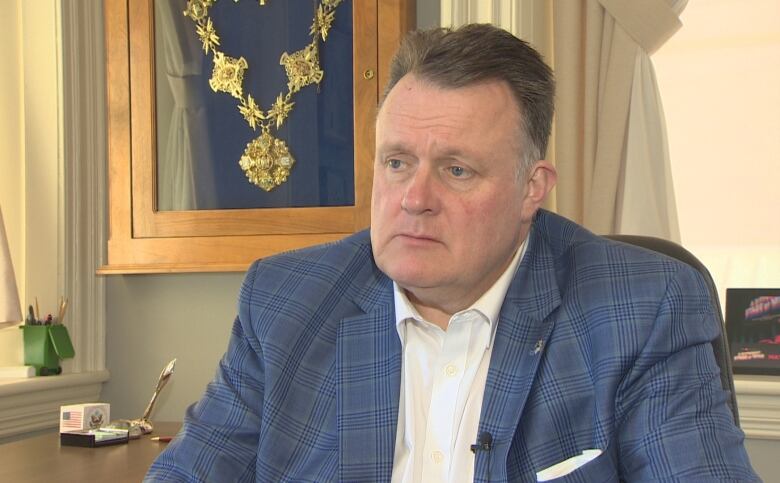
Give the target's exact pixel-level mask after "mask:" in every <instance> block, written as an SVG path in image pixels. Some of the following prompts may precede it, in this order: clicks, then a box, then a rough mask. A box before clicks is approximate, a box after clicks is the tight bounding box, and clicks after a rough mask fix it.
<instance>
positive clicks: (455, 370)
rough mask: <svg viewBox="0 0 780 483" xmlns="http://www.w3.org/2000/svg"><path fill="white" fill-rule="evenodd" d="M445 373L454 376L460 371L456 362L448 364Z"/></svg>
mask: <svg viewBox="0 0 780 483" xmlns="http://www.w3.org/2000/svg"><path fill="white" fill-rule="evenodd" d="M444 373H445V374H447V375H448V376H449V377H452V376H454V375H455V374H457V373H458V368H457V367H456V366H455V365H454V364H447V367H445V368H444Z"/></svg>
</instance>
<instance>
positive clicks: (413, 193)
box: [401, 166, 439, 215]
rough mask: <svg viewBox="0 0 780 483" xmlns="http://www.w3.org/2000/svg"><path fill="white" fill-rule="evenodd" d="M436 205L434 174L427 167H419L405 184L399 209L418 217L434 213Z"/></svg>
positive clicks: (436, 209)
mask: <svg viewBox="0 0 780 483" xmlns="http://www.w3.org/2000/svg"><path fill="white" fill-rule="evenodd" d="M438 204H439V203H438V195H437V186H436V176H435V173H433V172H432V170H431V169H430V168H428V167H423V166H420V167H419V168H418V169H417V170H416V171H415V173H414V175H413V176H412V177H411V178H409V180H408V182H407V184H406V187H405V190H404V196H403V198H402V199H401V208H403V209H404V211H406V212H408V213H410V214H415V215H420V214H424V213H435V212H436V211H438Z"/></svg>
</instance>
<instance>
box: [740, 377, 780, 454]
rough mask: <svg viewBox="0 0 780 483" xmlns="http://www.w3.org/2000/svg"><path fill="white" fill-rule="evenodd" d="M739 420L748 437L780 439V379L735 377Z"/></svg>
mask: <svg viewBox="0 0 780 483" xmlns="http://www.w3.org/2000/svg"><path fill="white" fill-rule="evenodd" d="M734 387H735V389H736V393H737V405H738V406H739V420H740V424H741V426H742V430H743V431H744V432H745V435H746V436H747V437H748V438H755V439H773V440H780V379H778V378H776V377H769V376H765V377H759V376H754V377H748V376H737V377H735V378H734Z"/></svg>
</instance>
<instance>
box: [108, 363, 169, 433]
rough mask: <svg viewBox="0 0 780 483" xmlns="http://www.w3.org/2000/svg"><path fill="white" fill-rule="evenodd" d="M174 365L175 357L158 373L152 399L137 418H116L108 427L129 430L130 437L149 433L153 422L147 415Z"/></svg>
mask: <svg viewBox="0 0 780 483" xmlns="http://www.w3.org/2000/svg"><path fill="white" fill-rule="evenodd" d="M175 367H176V359H174V360H172V361H171V362H169V363H168V365H167V366H165V369H163V370H162V372H161V373H160V378H159V379H157V387H156V388H155V389H154V393H153V394H152V399H151V400H150V401H149V405H147V406H146V411H144V414H143V416H141V417H140V418H138V419H117V420H116V421H111V424H109V425H108V428H110V429H125V430H127V431H128V432H129V434H130V438H131V439H135V438H139V437H141V435H142V434H149V433H151V432H152V431H154V423H152V421H151V420H150V419H149V416H151V414H152V410H153V409H154V403H156V402H157V397H158V396H159V395H160V392H161V391H162V389H163V387H165V385H166V384H168V380H169V379H170V378H171V376H172V375H173V370H174V368H175Z"/></svg>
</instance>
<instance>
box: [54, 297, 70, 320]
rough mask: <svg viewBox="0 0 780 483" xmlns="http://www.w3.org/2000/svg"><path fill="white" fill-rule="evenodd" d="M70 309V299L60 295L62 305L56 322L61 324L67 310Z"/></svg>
mask: <svg viewBox="0 0 780 483" xmlns="http://www.w3.org/2000/svg"><path fill="white" fill-rule="evenodd" d="M67 310H68V299H66V298H65V297H60V307H59V312H58V313H57V320H56V323H58V324H61V323H62V321H63V320H65V312H66V311H67Z"/></svg>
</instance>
